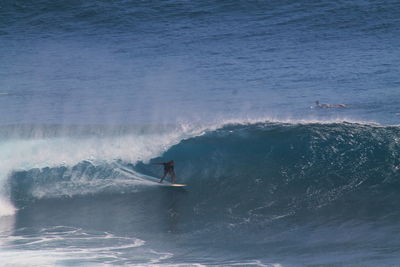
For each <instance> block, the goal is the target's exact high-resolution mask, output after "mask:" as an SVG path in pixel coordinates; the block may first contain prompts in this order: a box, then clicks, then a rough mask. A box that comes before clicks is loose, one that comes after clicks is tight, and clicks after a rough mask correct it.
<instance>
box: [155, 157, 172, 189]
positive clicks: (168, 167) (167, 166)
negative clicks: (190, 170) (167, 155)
mask: <svg viewBox="0 0 400 267" xmlns="http://www.w3.org/2000/svg"><path fill="white" fill-rule="evenodd" d="M158 164H162V165H164V175H163V177H161V180H160V183H162V181H163V180H164V178H165V177H166V176H167V175H170V176H171V181H172V183H175V181H176V177H175V171H174V161H173V160H171V161H169V162H162V163H158Z"/></svg>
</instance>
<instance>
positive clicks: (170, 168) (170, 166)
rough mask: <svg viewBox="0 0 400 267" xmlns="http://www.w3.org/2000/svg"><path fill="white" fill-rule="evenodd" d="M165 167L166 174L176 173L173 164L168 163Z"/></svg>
mask: <svg viewBox="0 0 400 267" xmlns="http://www.w3.org/2000/svg"><path fill="white" fill-rule="evenodd" d="M163 165H164V174H172V173H174V165H173V164H171V163H169V162H166V163H163Z"/></svg>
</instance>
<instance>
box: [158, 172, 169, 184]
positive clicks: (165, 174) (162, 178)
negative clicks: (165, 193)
mask: <svg viewBox="0 0 400 267" xmlns="http://www.w3.org/2000/svg"><path fill="white" fill-rule="evenodd" d="M165 176H167V173H166V172H164V175H163V177H161V180H160V181H159V183H162V181H163V180H164V179H165Z"/></svg>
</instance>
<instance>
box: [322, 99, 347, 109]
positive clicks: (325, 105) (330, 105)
mask: <svg viewBox="0 0 400 267" xmlns="http://www.w3.org/2000/svg"><path fill="white" fill-rule="evenodd" d="M315 107H316V108H347V105H346V104H338V105H332V104H320V103H319V101H318V100H317V101H315Z"/></svg>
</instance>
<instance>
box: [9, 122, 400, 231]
mask: <svg viewBox="0 0 400 267" xmlns="http://www.w3.org/2000/svg"><path fill="white" fill-rule="evenodd" d="M399 140H400V128H399V127H397V126H396V127H389V126H374V125H362V124H354V123H327V124H321V123H314V124H285V123H258V124H249V125H228V126H225V127H223V128H221V129H217V130H213V131H209V132H207V133H205V134H204V135H201V136H198V137H192V138H189V139H186V140H182V141H181V142H180V143H179V144H177V145H175V146H173V147H171V148H170V149H169V150H168V151H166V152H165V153H164V154H163V155H162V157H159V158H155V159H154V160H155V161H162V160H170V159H174V160H175V162H176V173H177V177H178V181H179V182H180V183H185V184H188V186H189V187H188V188H189V190H190V194H188V195H187V196H186V199H185V200H184V203H183V204H182V205H184V206H185V207H186V209H192V208H193V207H195V209H196V210H197V212H199V213H201V214H207V216H206V217H205V218H207V220H212V221H218V222H222V223H223V224H226V223H237V221H242V220H246V219H251V220H252V222H253V223H254V224H255V225H257V224H265V223H271V222H273V221H274V220H275V219H276V218H280V219H281V218H296V219H299V218H300V217H307V216H310V214H319V215H324V216H325V217H326V218H330V216H339V217H343V218H344V217H346V218H354V217H353V216H355V217H356V218H364V217H369V216H387V215H388V214H392V215H395V216H399V215H400V214H397V213H396V212H395V210H398V209H397V206H398V205H399V204H396V203H400V202H398V201H397V200H398V199H399V197H398V195H399V194H398V192H399V190H400V184H399V181H400V180H399V178H400V174H399V171H398V168H399V166H400V157H399V151H400V150H399V148H400V147H399ZM121 168H122V169H121ZM121 170H122V171H121ZM146 175H147V176H146ZM161 175H162V168H160V167H159V166H156V165H149V164H144V163H142V162H139V163H137V164H135V165H132V164H130V163H126V162H123V161H120V160H119V161H116V162H114V163H109V164H105V163H104V164H100V165H94V164H92V163H91V162H87V161H85V162H81V163H79V164H78V165H75V166H73V167H67V166H64V167H55V168H43V169H32V170H28V171H20V172H15V173H14V174H13V176H12V177H11V179H10V181H11V183H12V186H11V188H12V190H11V191H12V195H13V199H14V202H17V203H26V201H28V202H29V201H31V200H32V199H36V198H59V197H66V196H67V197H75V196H81V195H87V194H90V195H93V194H96V195H102V194H121V193H132V194H134V193H135V192H138V191H140V192H142V191H143V190H144V191H146V190H148V188H149V187H148V186H149V184H151V185H152V186H153V185H154V184H155V183H154V181H156V179H154V178H155V177H160V176H161ZM150 187H151V186H150ZM151 188H153V187H151ZM149 194H157V192H155V191H150V192H149ZM377 199H379V202H376V200H377ZM17 205H18V204H17ZM146 205H147V204H146ZM148 205H151V204H150V203H148ZM338 208H340V209H339V210H338ZM358 216H359V217H358ZM199 220H200V221H202V220H203V218H199Z"/></svg>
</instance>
